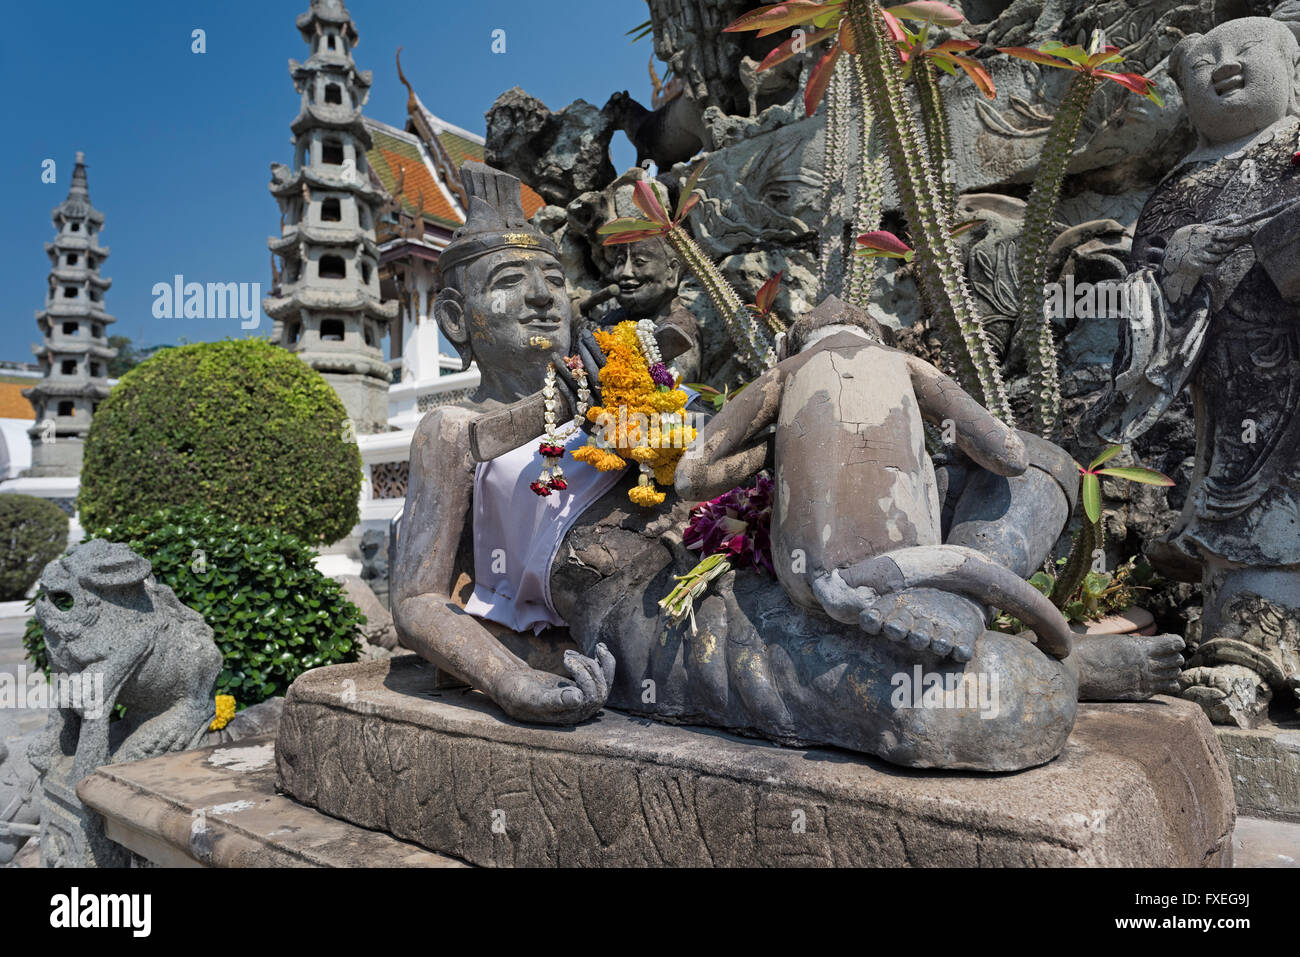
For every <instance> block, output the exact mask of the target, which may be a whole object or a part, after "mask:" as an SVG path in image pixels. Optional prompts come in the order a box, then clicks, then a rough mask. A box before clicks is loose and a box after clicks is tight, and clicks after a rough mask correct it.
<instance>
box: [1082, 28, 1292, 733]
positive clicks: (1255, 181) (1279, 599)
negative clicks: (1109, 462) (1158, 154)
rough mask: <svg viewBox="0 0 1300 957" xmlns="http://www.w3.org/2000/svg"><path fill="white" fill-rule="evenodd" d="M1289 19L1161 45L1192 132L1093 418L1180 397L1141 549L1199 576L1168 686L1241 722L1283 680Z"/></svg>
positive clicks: (1143, 240) (1133, 432)
mask: <svg viewBox="0 0 1300 957" xmlns="http://www.w3.org/2000/svg"><path fill="white" fill-rule="evenodd" d="M1288 10H1290V11H1291V13H1292V14H1294V12H1295V8H1294V6H1293V5H1284V6H1283V8H1280V9H1279V13H1280V14H1284V13H1286V12H1287V11H1288ZM1296 28H1297V24H1296V23H1294V22H1292V23H1290V24H1289V25H1288V24H1287V23H1284V22H1282V21H1281V20H1278V19H1269V18H1263V17H1245V18H1242V19H1238V20H1231V21H1228V22H1227V23H1225V24H1223V25H1221V26H1219V27H1216V28H1215V29H1214V30H1212V31H1210V32H1209V33H1208V34H1206V35H1205V36H1200V35H1195V34H1193V35H1190V36H1188V37H1186V38H1185V39H1184V40H1183V41H1182V42H1181V43H1180V44H1179V45H1178V46H1177V48H1175V50H1174V52H1173V53H1172V54H1171V56H1170V64H1169V70H1170V73H1171V75H1172V76H1173V77H1174V79H1175V80H1176V81H1177V82H1178V84H1179V86H1180V87H1181V89H1182V91H1183V96H1184V99H1185V101H1186V104H1187V111H1188V115H1189V116H1190V118H1191V122H1192V125H1193V126H1194V128H1195V129H1196V131H1197V135H1198V137H1199V142H1198V145H1197V147H1196V149H1195V150H1194V151H1193V152H1192V153H1191V154H1190V155H1189V156H1187V157H1186V158H1185V159H1184V160H1183V161H1182V163H1181V164H1179V165H1178V166H1177V168H1175V169H1174V170H1173V172H1171V173H1170V175H1169V176H1168V177H1167V178H1166V179H1165V181H1164V182H1163V183H1162V184H1161V185H1160V187H1159V188H1158V189H1157V190H1156V192H1155V193H1154V194H1153V195H1152V196H1151V197H1150V199H1149V201H1148V202H1147V204H1146V207H1145V209H1144V211H1143V213H1142V216H1141V219H1140V220H1139V222H1138V225H1137V230H1136V238H1135V240H1134V244H1133V253H1132V259H1131V261H1130V269H1131V272H1130V276H1129V279H1128V280H1127V283H1128V288H1129V291H1130V293H1131V296H1130V302H1137V301H1141V302H1143V303H1145V304H1146V305H1147V306H1148V307H1149V308H1146V309H1136V310H1131V311H1132V312H1133V313H1134V315H1135V318H1134V319H1133V320H1132V322H1131V323H1130V328H1129V329H1128V330H1127V331H1126V335H1125V336H1124V339H1123V342H1122V344H1121V348H1120V351H1119V354H1118V355H1117V357H1116V360H1115V364H1114V382H1113V385H1112V387H1111V388H1110V390H1109V391H1108V393H1107V394H1106V395H1105V396H1104V397H1103V399H1102V400H1101V401H1100V402H1099V404H1098V406H1097V407H1096V408H1095V409H1094V410H1093V416H1094V423H1095V425H1096V429H1097V432H1098V433H1099V434H1100V435H1101V436H1103V437H1104V438H1106V439H1109V440H1112V441H1117V442H1129V441H1132V440H1133V439H1135V438H1136V437H1138V436H1140V435H1142V434H1143V433H1144V432H1146V431H1147V430H1148V429H1149V428H1150V427H1151V426H1152V425H1153V424H1154V423H1155V422H1156V421H1157V420H1158V419H1159V418H1160V417H1161V415H1162V414H1163V413H1164V412H1165V411H1166V410H1167V409H1168V408H1169V407H1170V405H1171V404H1172V403H1173V401H1174V399H1175V398H1176V397H1177V396H1178V394H1179V393H1180V392H1181V391H1182V390H1183V389H1184V388H1190V390H1191V393H1192V396H1193V400H1194V407H1195V417H1196V431H1197V447H1196V469H1195V473H1194V475H1193V478H1192V485H1191V489H1190V492H1189V494H1188V496H1187V500H1186V504H1185V506H1184V508H1183V511H1182V514H1181V516H1180V518H1179V520H1178V522H1177V524H1176V525H1175V526H1174V528H1173V529H1172V530H1171V531H1170V532H1169V533H1168V534H1167V535H1166V536H1165V537H1164V538H1163V539H1162V540H1160V541H1157V542H1155V543H1152V544H1151V545H1149V546H1148V548H1147V555H1148V557H1149V558H1150V559H1151V561H1152V563H1153V564H1155V565H1156V566H1157V568H1159V569H1160V570H1161V571H1163V572H1164V573H1166V574H1167V575H1169V576H1170V577H1174V578H1178V579H1181V580H1183V581H1192V582H1199V583H1200V584H1201V585H1202V589H1203V593H1204V602H1205V610H1204V617H1203V619H1202V629H1201V640H1200V645H1199V648H1197V649H1196V654H1195V656H1194V657H1193V658H1192V660H1191V664H1192V665H1193V666H1194V667H1192V668H1191V669H1190V670H1189V671H1188V672H1187V673H1186V674H1185V676H1184V679H1183V683H1184V685H1185V691H1184V695H1185V696H1186V697H1190V698H1193V699H1195V700H1197V701H1199V702H1201V704H1202V706H1203V707H1205V708H1206V710H1207V712H1208V713H1209V714H1210V716H1211V718H1212V719H1214V720H1216V721H1219V722H1225V723H1236V724H1239V725H1242V726H1251V725H1253V723H1254V722H1255V721H1257V720H1258V719H1259V717H1260V716H1261V715H1262V714H1263V713H1264V712H1265V711H1266V710H1267V706H1268V702H1269V698H1270V696H1271V693H1272V692H1273V691H1279V692H1281V691H1289V692H1294V691H1295V690H1296V688H1297V685H1300V625H1298V624H1297V622H1300V390H1298V389H1297V386H1296V383H1297V378H1298V376H1300V254H1298V252H1297V246H1296V236H1297V235H1298V233H1300V166H1297V161H1296V150H1297V146H1300V142H1298V140H1300V118H1298V117H1300V72H1298V69H1300V44H1298V43H1297V40H1296V36H1295V35H1294V34H1293V30H1294V29H1296Z"/></svg>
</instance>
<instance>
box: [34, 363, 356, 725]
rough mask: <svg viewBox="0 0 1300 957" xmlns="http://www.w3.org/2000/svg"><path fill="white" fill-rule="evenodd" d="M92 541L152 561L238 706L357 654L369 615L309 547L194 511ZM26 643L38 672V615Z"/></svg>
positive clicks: (168, 514) (163, 514)
mask: <svg viewBox="0 0 1300 957" xmlns="http://www.w3.org/2000/svg"><path fill="white" fill-rule="evenodd" d="M294 361H297V360H294ZM91 537H93V538H105V539H108V540H109V541H114V542H125V543H126V544H127V545H129V546H130V547H131V550H132V551H134V552H135V553H136V554H138V555H141V556H143V557H145V558H147V559H148V560H149V561H150V562H152V563H153V574H154V577H155V578H157V579H158V581H160V582H162V583H164V584H166V585H170V586H171V588H172V590H173V591H175V592H176V597H177V598H179V599H180V600H181V602H182V603H184V604H186V605H188V606H189V607H191V608H193V609H194V610H195V611H197V612H198V613H199V614H200V615H202V616H203V620H204V621H206V622H207V623H208V624H209V625H210V626H211V627H212V631H213V635H214V637H215V638H216V642H217V647H218V648H220V649H221V654H222V657H223V658H224V659H225V666H224V668H223V670H222V672H221V676H220V677H219V678H218V679H217V693H218V694H228V695H232V696H233V697H234V699H235V701H236V702H237V703H238V704H239V706H240V707H241V708H243V707H246V706H248V705H251V704H257V703H258V702H259V701H264V700H266V699H267V698H270V697H273V696H275V695H282V694H284V693H285V691H287V690H288V688H289V685H290V684H291V683H292V682H293V679H294V678H296V677H298V675H300V674H302V673H303V672H304V671H307V670H309V669H311V668H318V667H320V666H321V665H332V664H339V663H341V662H345V661H355V660H356V658H357V651H358V643H359V641H360V637H359V630H360V627H361V625H362V624H364V623H365V620H366V619H365V617H364V616H363V615H362V614H361V612H360V611H359V610H358V609H357V607H356V606H355V605H353V604H352V603H351V602H349V601H348V600H347V599H346V598H345V597H344V595H343V589H342V587H341V586H340V585H339V584H338V582H336V581H334V580H333V579H331V578H327V577H326V576H325V575H323V574H322V573H321V572H319V571H318V570H317V569H316V566H315V565H314V564H312V558H313V554H314V553H313V551H312V549H311V548H309V547H308V546H307V545H305V544H303V543H302V542H301V541H300V540H298V539H297V538H295V537H294V536H292V535H288V534H286V533H284V532H280V531H277V530H276V529H273V528H260V527H257V526H253V525H241V524H236V523H231V522H228V521H223V520H222V519H220V518H218V517H216V516H215V515H213V514H211V513H209V512H207V511H205V510H204V509H202V508H196V507H190V508H179V509H168V510H165V511H160V512H156V513H155V514H153V515H151V516H149V517H148V518H146V519H144V520H142V521H137V522H132V523H128V524H125V525H118V526H110V527H108V528H105V529H101V530H99V531H97V532H95V533H93V534H92V535H91ZM24 644H25V645H26V647H27V652H28V657H29V658H31V660H32V661H33V662H34V663H35V664H37V665H38V666H43V663H44V662H45V642H44V636H43V635H42V634H41V631H40V625H39V623H37V622H36V620H35V619H34V618H33V619H32V620H31V621H29V622H28V628H27V633H26V635H25V636H24Z"/></svg>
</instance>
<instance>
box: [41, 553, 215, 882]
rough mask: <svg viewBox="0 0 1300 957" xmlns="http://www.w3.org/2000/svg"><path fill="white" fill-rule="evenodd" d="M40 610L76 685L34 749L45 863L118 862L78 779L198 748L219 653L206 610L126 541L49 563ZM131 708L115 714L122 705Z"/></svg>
mask: <svg viewBox="0 0 1300 957" xmlns="http://www.w3.org/2000/svg"><path fill="white" fill-rule="evenodd" d="M40 585H41V589H42V597H41V598H40V599H39V600H38V601H37V602H36V618H37V620H38V621H39V622H40V623H41V626H42V628H43V629H44V632H45V644H46V650H47V652H48V654H49V660H50V667H51V670H52V672H53V673H54V674H55V675H56V676H57V679H58V680H59V681H60V682H63V683H64V686H65V687H66V688H67V689H68V690H67V692H66V693H65V694H61V696H60V698H59V700H58V705H59V707H58V708H57V710H52V711H51V712H50V717H49V719H48V720H47V721H46V724H45V727H44V729H42V731H41V732H40V733H39V735H37V737H36V739H35V740H34V741H33V742H32V744H31V746H30V748H29V750H28V755H29V757H30V760H31V764H32V767H33V768H35V769H36V771H38V772H39V773H40V774H41V775H42V776H43V782H42V786H43V787H44V810H43V812H42V815H41V858H42V864H43V865H45V866H80V867H87V866H101V867H112V866H121V861H119V860H118V859H117V856H116V852H114V851H112V850H111V848H106V847H105V845H104V844H103V840H102V833H101V831H100V826H99V823H98V821H97V820H96V819H95V818H94V815H92V814H89V813H88V812H86V811H85V809H84V808H82V807H80V805H79V804H78V803H77V800H76V797H75V794H74V791H73V789H74V788H75V787H76V785H77V782H78V781H80V780H82V779H83V778H84V777H86V775H88V774H89V773H90V772H91V771H93V770H94V769H95V768H96V767H99V766H100V765H103V764H108V763H110V762H127V761H136V760H139V759H141V758H147V757H153V756H154V755H158V754H164V753H166V752H168V751H174V750H181V749H184V748H188V747H193V746H194V745H195V744H197V743H198V742H199V740H200V739H201V737H202V736H203V734H204V733H205V732H206V730H207V726H208V724H209V723H210V722H211V720H212V717H213V711H214V705H213V697H212V692H213V687H214V686H215V684H216V680H217V675H218V674H219V673H220V671H221V652H220V651H218V650H217V646H216V642H215V641H213V638H212V629H211V628H210V627H208V625H207V623H206V622H205V621H204V620H203V619H202V617H200V616H199V614H198V612H196V611H194V610H193V609H190V608H187V607H186V606H185V605H182V604H181V603H180V601H179V599H177V597H176V595H175V593H174V592H172V590H171V589H170V588H168V587H167V586H166V585H160V584H158V583H157V582H156V581H155V580H154V577H153V575H152V566H151V565H150V564H149V562H148V561H146V560H145V559H143V558H141V557H140V556H138V555H136V554H135V553H134V552H133V551H131V549H130V548H128V547H127V546H126V545H123V544H121V543H110V542H106V541H102V540H99V539H96V540H93V541H89V542H86V543H84V544H82V545H78V546H77V547H76V548H74V549H73V550H72V551H70V552H69V553H68V554H67V555H64V556H63V557H61V558H58V559H55V560H54V561H52V562H50V563H49V564H48V565H46V566H45V569H44V570H43V571H42V572H41V579H40ZM119 704H121V705H124V706H125V707H126V708H127V711H128V716H127V717H126V718H125V719H124V720H122V721H118V722H116V723H110V719H111V717H112V714H113V710H114V708H115V707H116V706H117V705H119Z"/></svg>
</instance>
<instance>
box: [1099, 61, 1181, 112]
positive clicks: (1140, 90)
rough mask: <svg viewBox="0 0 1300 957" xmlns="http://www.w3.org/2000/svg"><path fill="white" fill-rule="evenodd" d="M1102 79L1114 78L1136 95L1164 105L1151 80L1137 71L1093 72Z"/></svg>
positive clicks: (1162, 98)
mask: <svg viewBox="0 0 1300 957" xmlns="http://www.w3.org/2000/svg"><path fill="white" fill-rule="evenodd" d="M1095 75H1096V76H1099V77H1101V78H1102V79H1104V80H1114V81H1115V82H1116V83H1118V84H1119V85H1120V86H1122V87H1124V88H1125V89H1127V90H1132V91H1133V92H1134V93H1136V94H1137V95H1138V96H1144V97H1146V98H1147V99H1148V100H1150V101H1151V102H1152V103H1154V104H1155V105H1156V106H1161V107H1162V106H1164V105H1165V101H1164V97H1162V96H1161V95H1160V94H1159V93H1158V92H1156V85H1155V83H1154V82H1153V81H1151V80H1149V79H1147V78H1146V77H1144V76H1141V75H1139V74H1137V73H1112V72H1110V71H1109V70H1098V71H1097V72H1096V74H1095Z"/></svg>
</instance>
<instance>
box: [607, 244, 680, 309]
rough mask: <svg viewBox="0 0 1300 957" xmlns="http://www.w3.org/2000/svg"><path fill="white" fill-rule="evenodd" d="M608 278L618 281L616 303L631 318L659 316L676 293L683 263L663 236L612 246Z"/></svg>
mask: <svg viewBox="0 0 1300 957" xmlns="http://www.w3.org/2000/svg"><path fill="white" fill-rule="evenodd" d="M613 263H614V269H613V272H612V274H611V278H612V279H613V280H614V281H615V282H617V283H618V304H619V305H620V306H622V307H623V308H624V309H625V310H627V312H628V313H629V314H631V316H632V317H633V318H636V319H648V318H652V317H654V316H656V315H658V314H659V313H660V312H661V311H662V310H663V309H664V308H665V307H666V306H667V305H668V304H669V303H671V302H672V301H673V297H674V296H676V295H677V285H678V283H679V282H680V281H681V278H682V266H681V263H680V262H678V260H677V256H676V255H675V254H674V253H673V251H672V249H671V247H669V245H668V243H667V242H665V241H664V240H663V239H645V240H642V241H641V242H639V243H627V244H625V245H620V246H615V247H614V253H613Z"/></svg>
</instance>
